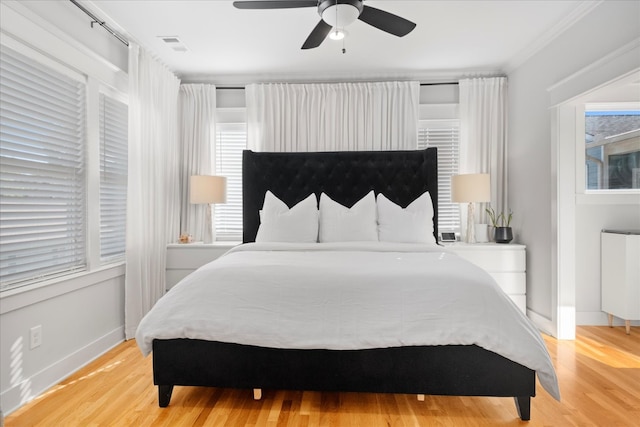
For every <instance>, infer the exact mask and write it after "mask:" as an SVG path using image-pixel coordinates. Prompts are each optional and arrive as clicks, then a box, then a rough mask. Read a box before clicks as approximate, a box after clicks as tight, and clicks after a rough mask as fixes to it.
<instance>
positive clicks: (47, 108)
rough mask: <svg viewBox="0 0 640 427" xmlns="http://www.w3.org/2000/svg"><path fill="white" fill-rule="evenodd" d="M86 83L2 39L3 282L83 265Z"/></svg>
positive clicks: (1, 285) (0, 261) (7, 285)
mask: <svg viewBox="0 0 640 427" xmlns="http://www.w3.org/2000/svg"><path fill="white" fill-rule="evenodd" d="M85 90H86V88H85V84H84V83H82V82H79V81H77V80H75V79H73V78H71V77H69V76H66V75H64V74H62V73H60V72H58V71H54V70H52V69H50V68H48V67H46V66H44V65H42V64H40V63H39V62H37V61H35V60H32V59H30V58H27V57H26V56H24V55H22V54H20V53H18V52H16V51H14V50H12V49H10V48H7V47H6V46H0V289H1V290H6V289H8V288H10V287H15V286H19V285H21V284H24V283H28V282H29V281H30V280H34V279H42V278H47V277H52V276H55V275H60V274H66V273H69V272H72V271H76V270H81V269H85V268H86V250H85V241H86V239H85V212H86V202H85V181H86V178H85V150H84V139H85V111H86V108H85V103H86V101H85Z"/></svg>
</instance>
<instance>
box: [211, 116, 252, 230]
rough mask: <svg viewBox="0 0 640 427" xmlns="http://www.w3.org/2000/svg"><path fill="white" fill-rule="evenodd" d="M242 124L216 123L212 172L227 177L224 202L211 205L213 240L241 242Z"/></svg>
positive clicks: (244, 127) (243, 142)
mask: <svg viewBox="0 0 640 427" xmlns="http://www.w3.org/2000/svg"><path fill="white" fill-rule="evenodd" d="M246 146H247V129H246V124H245V123H217V124H216V148H215V150H214V151H215V171H216V172H215V173H216V175H222V176H226V177H227V203H225V204H219V205H215V215H214V216H215V227H216V240H227V241H228V240H235V241H240V240H242V151H243V150H244V149H245V148H246Z"/></svg>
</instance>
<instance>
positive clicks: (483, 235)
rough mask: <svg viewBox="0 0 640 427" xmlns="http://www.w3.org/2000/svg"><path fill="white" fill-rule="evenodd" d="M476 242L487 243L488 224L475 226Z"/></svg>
mask: <svg viewBox="0 0 640 427" xmlns="http://www.w3.org/2000/svg"><path fill="white" fill-rule="evenodd" d="M475 229H476V242H478V243H487V242H488V241H489V224H476V226H475Z"/></svg>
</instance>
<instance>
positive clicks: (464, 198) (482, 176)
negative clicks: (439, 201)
mask: <svg viewBox="0 0 640 427" xmlns="http://www.w3.org/2000/svg"><path fill="white" fill-rule="evenodd" d="M451 201H452V202H455V203H467V202H490V201H491V177H490V175H489V174H488V173H473V174H466V175H454V176H452V177H451Z"/></svg>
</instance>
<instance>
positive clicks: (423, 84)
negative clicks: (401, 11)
mask: <svg viewBox="0 0 640 427" xmlns="http://www.w3.org/2000/svg"><path fill="white" fill-rule="evenodd" d="M443 85H456V86H457V85H458V82H442V83H420V86H443ZM226 89H233V90H243V89H245V87H244V86H216V90H226Z"/></svg>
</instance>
